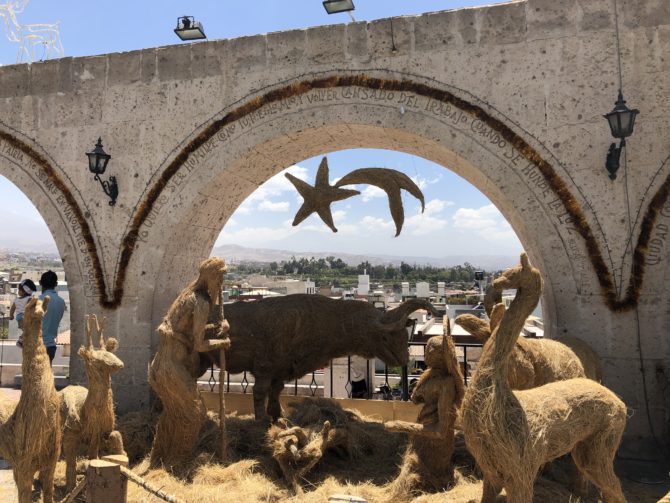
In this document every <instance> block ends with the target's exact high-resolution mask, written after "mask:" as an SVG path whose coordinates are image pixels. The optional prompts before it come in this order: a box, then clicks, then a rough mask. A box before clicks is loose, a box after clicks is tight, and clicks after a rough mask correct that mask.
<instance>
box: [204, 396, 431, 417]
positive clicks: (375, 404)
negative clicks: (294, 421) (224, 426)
mask: <svg viewBox="0 0 670 503" xmlns="http://www.w3.org/2000/svg"><path fill="white" fill-rule="evenodd" d="M201 394H202V397H203V400H204V401H205V405H206V406H207V409H208V410H211V411H212V412H218V411H219V394H218V393H212V392H209V391H204V392H201ZM311 399H312V398H311V397H305V396H286V395H281V396H280V397H279V401H280V402H281V405H282V407H284V408H288V407H289V404H292V403H296V402H302V401H304V400H311ZM331 400H335V401H336V402H337V403H339V404H340V405H341V406H342V407H343V408H345V409H353V410H356V411H358V412H359V413H361V414H362V415H364V416H371V417H373V418H375V419H379V420H380V421H396V420H402V421H416V417H417V415H418V414H419V411H420V410H421V406H419V405H415V404H413V403H412V402H401V401H399V400H359V399H355V398H331ZM226 412H227V413H230V412H237V413H238V414H239V415H245V414H253V413H254V399H253V395H252V394H251V393H244V394H243V393H226Z"/></svg>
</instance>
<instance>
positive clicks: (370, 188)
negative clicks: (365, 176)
mask: <svg viewBox="0 0 670 503" xmlns="http://www.w3.org/2000/svg"><path fill="white" fill-rule="evenodd" d="M357 190H360V191H361V196H362V197H363V202H364V203H367V202H368V201H371V200H372V199H375V198H377V197H384V196H385V195H386V192H384V191H383V190H382V189H380V188H379V187H377V186H375V185H367V186H366V187H365V188H364V189H362V190H361V188H358V189H357Z"/></svg>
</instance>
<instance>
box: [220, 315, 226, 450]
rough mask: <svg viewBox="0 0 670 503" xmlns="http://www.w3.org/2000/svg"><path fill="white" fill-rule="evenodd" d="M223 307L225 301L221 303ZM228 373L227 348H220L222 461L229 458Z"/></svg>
mask: <svg viewBox="0 0 670 503" xmlns="http://www.w3.org/2000/svg"><path fill="white" fill-rule="evenodd" d="M221 309H223V303H221ZM225 373H226V350H225V349H224V348H220V349H219V430H220V432H221V462H222V463H225V462H226V461H227V460H228V442H227V441H226V440H227V439H226V398H225V395H224V394H223V393H224V389H223V381H222V379H223V376H224V375H225Z"/></svg>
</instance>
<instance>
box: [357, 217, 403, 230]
mask: <svg viewBox="0 0 670 503" xmlns="http://www.w3.org/2000/svg"><path fill="white" fill-rule="evenodd" d="M361 225H362V226H363V228H365V229H368V230H371V231H376V230H380V229H384V230H387V229H395V225H394V224H393V222H392V221H391V220H384V219H383V218H377V217H371V216H369V215H367V216H365V217H363V219H362V220H361Z"/></svg>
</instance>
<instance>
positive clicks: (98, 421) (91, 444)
mask: <svg viewBox="0 0 670 503" xmlns="http://www.w3.org/2000/svg"><path fill="white" fill-rule="evenodd" d="M104 324H105V319H104V318H103V320H102V324H98V318H97V317H96V315H92V316H87V317H86V346H85V347H84V346H82V347H81V348H79V356H81V358H82V359H83V360H84V364H85V365H86V376H87V377H88V387H89V389H86V388H84V387H83V386H68V387H67V388H65V389H64V390H63V391H61V399H62V402H61V421H62V423H63V453H64V455H65V463H66V470H65V479H66V487H67V490H68V491H71V490H72V489H73V488H74V486H75V483H76V477H77V472H76V468H77V451H78V450H79V447H80V446H81V445H82V444H83V445H87V446H88V459H96V458H97V457H98V455H99V454H100V452H101V451H103V452H104V453H105V454H125V452H124V450H123V439H122V438H121V434H120V433H119V432H118V431H115V430H114V427H115V417H114V400H113V395H112V374H114V373H116V372H118V371H119V370H121V369H122V368H123V362H122V361H121V360H119V358H118V357H117V356H116V355H114V353H113V352H114V351H116V348H117V342H116V339H114V338H113V337H110V338H108V339H107V342H105V338H104V336H103V330H104ZM94 330H95V332H96V334H97V335H98V337H99V343H98V346H99V347H98V349H95V348H94V347H93V334H92V332H93V331H94Z"/></svg>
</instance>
